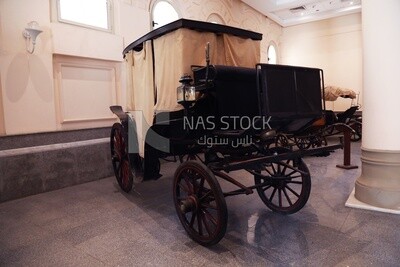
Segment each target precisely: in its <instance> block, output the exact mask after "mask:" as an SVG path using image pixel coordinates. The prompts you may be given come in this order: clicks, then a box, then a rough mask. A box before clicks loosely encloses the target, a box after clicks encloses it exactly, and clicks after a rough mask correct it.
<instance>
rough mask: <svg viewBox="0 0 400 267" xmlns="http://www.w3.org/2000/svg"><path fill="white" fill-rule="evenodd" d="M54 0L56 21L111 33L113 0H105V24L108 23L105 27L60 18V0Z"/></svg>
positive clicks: (112, 28)
mask: <svg viewBox="0 0 400 267" xmlns="http://www.w3.org/2000/svg"><path fill="white" fill-rule="evenodd" d="M54 2H55V13H56V19H57V21H58V22H60V23H65V24H70V25H74V26H78V27H83V28H88V29H92V30H98V31H103V32H109V33H113V31H114V16H113V0H106V3H107V25H108V28H107V29H106V28H102V27H96V26H93V25H89V24H85V23H80V22H77V21H73V20H68V19H63V18H61V5H60V0H54Z"/></svg>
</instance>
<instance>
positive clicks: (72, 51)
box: [0, 0, 282, 135]
mask: <svg viewBox="0 0 400 267" xmlns="http://www.w3.org/2000/svg"><path fill="white" fill-rule="evenodd" d="M171 1H172V2H173V3H174V4H175V5H176V6H177V7H178V9H179V11H180V14H182V16H183V17H184V18H190V19H196V20H203V21H205V20H206V19H207V18H208V16H209V15H210V14H211V13H218V14H220V16H221V17H222V18H223V19H224V20H225V22H226V24H228V25H230V26H236V27H241V28H245V29H249V30H253V31H257V32H261V33H263V41H262V43H261V61H263V62H266V59H267V47H268V44H269V42H270V41H271V40H273V41H274V42H275V43H277V44H278V45H279V44H280V36H281V33H282V28H281V27H280V26H279V25H277V24H276V23H275V22H272V21H271V20H269V19H267V18H266V17H265V16H263V15H261V14H260V13H258V12H257V11H255V10H254V9H252V8H250V7H249V6H247V5H246V4H244V3H242V2H241V1H240V0H171ZM151 2H152V1H151V0H113V18H114V31H113V33H107V32H102V31H97V30H93V29H88V28H83V27H79V26H74V25H69V24H64V23H59V22H57V20H56V15H55V14H54V10H55V8H54V3H55V0H29V1H27V0H0V83H1V84H0V91H1V94H0V101H1V100H2V103H1V104H2V105H0V135H1V134H4V132H5V133H6V134H8V135H12V134H23V133H35V132H46V131H57V130H63V129H79V128H91V127H101V126H109V125H111V123H112V122H111V121H110V119H107V117H108V114H110V115H111V113H109V110H108V106H104V105H105V103H106V104H107V105H108V104H120V105H123V106H125V103H126V101H125V99H126V97H125V96H126V78H125V77H126V75H125V73H126V70H125V66H124V60H123V58H122V50H123V48H124V47H125V46H127V45H128V44H130V43H131V42H132V41H134V40H135V39H137V38H139V37H140V36H142V35H144V34H145V33H147V32H148V31H149V30H150V6H151ZM32 20H35V21H37V22H38V23H39V25H40V27H41V29H42V30H43V33H41V34H40V35H39V36H38V38H37V44H36V49H35V52H34V54H32V55H31V54H29V53H28V52H26V50H25V39H24V38H23V36H22V31H23V30H24V28H25V27H26V25H27V23H28V22H30V21H32ZM68 57H70V58H68ZM55 58H58V59H65V61H69V60H72V61H73V62H74V63H73V64H74V66H75V69H76V71H79V69H80V68H81V67H82V66H84V67H85V68H93V69H96V68H98V66H99V64H100V65H102V66H105V65H107V67H105V68H106V69H110V73H112V72H115V73H114V74H112V75H108V76H110V77H112V78H110V80H109V81H107V82H106V83H103V84H107V86H106V87H104V88H109V90H110V92H108V93H106V92H105V91H104V90H106V89H104V88H103V89H102V91H101V94H100V92H99V94H97V93H96V91H94V90H92V89H90V88H89V87H88V84H87V77H86V78H85V77H83V78H82V79H81V80H80V81H79V80H76V81H75V82H74V83H73V84H74V86H75V85H76V86H79V85H78V84H79V83H85V84H82V87H81V88H82V90H79V89H78V90H76V89H73V87H71V86H70V85H71V83H69V82H66V81H64V80H62V79H63V77H66V75H64V74H65V73H64V74H63V73H62V70H63V69H65V68H63V67H60V68H58V67H55V66H56V65H57V64H58V65H57V66H64V65H65V64H70V63H68V62H55ZM80 59H81V60H80ZM89 59H90V60H89ZM93 60H96V61H97V62H95V63H92V62H93ZM60 64H61V65H60ZM63 64H64V65H63ZM88 64H89V65H88ZM100 72H101V71H99V72H98V73H100ZM88 73H89V72H88ZM98 76H99V75H94V76H93V77H98ZM74 77H75V76H74ZM58 79H61V80H58ZM94 84H98V81H95V82H93V85H94ZM63 86H64V87H63ZM68 88H69V89H68ZM66 90H70V91H66ZM78 93H79V95H76V98H77V99H91V100H92V101H91V102H90V103H88V105H89V106H91V108H92V109H93V110H94V111H89V110H87V107H83V105H82V103H81V104H80V105H78V104H77V103H75V102H74V101H73V97H72V98H71V94H78ZM93 94H95V95H93ZM100 95H101V96H100ZM63 96H68V99H67V98H66V99H63ZM96 97H108V99H99V100H97V101H96ZM77 102H79V101H77ZM66 105H67V106H66ZM2 106H3V107H2ZM2 108H3V110H4V112H3V113H4V114H1V113H2V112H1V110H2ZM75 109H76V110H75ZM71 110H74V112H73V113H68V112H69V111H71ZM80 110H81V111H82V112H79V111H80ZM95 111H98V112H95ZM68 114H69V115H68ZM71 114H72V115H71ZM94 114H98V116H95V115H94ZM2 115H4V119H3V116H2ZM71 118H72V119H71Z"/></svg>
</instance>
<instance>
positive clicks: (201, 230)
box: [173, 161, 228, 246]
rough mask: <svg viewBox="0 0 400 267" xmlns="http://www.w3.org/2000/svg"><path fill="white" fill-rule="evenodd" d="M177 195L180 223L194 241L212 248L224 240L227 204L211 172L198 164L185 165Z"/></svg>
mask: <svg viewBox="0 0 400 267" xmlns="http://www.w3.org/2000/svg"><path fill="white" fill-rule="evenodd" d="M173 194H174V204H175V209H176V212H177V214H178V217H179V220H180V222H181V223H182V225H183V227H184V228H185V230H186V232H187V234H188V235H189V236H190V238H192V239H193V240H194V241H196V242H197V243H199V244H201V245H203V246H210V245H214V244H216V243H218V242H219V241H220V240H221V239H222V238H223V237H224V235H225V232H226V226H227V221H228V215H227V214H228V213H227V207H226V202H225V198H224V195H223V193H222V190H221V187H220V186H219V183H218V181H217V179H216V178H215V176H214V174H213V173H212V172H211V170H210V169H208V168H207V167H206V166H205V165H204V164H202V163H200V162H196V161H186V162H184V163H182V164H181V165H180V166H179V167H178V169H177V170H176V172H175V177H174V185H173Z"/></svg>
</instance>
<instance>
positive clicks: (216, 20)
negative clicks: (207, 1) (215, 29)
mask: <svg viewBox="0 0 400 267" xmlns="http://www.w3.org/2000/svg"><path fill="white" fill-rule="evenodd" d="M207 21H208V22H211V23H216V24H222V25H225V21H224V19H223V18H222V17H221V16H220V15H219V14H217V13H211V14H210V16H208V18H207Z"/></svg>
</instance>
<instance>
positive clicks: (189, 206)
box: [181, 195, 198, 213]
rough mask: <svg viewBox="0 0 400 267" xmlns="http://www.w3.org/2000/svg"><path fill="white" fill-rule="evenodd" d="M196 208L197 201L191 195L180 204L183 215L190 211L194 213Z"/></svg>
mask: <svg viewBox="0 0 400 267" xmlns="http://www.w3.org/2000/svg"><path fill="white" fill-rule="evenodd" d="M197 207H198V200H197V198H196V197H195V196H193V195H191V196H189V197H188V198H186V199H185V200H183V201H182V202H181V211H182V212H183V213H188V212H191V211H196V210H197Z"/></svg>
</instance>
